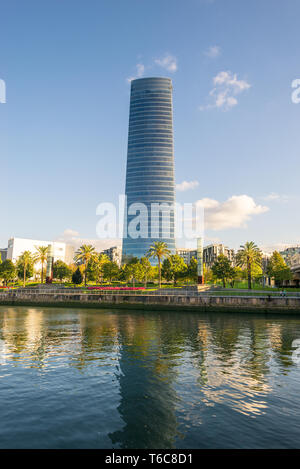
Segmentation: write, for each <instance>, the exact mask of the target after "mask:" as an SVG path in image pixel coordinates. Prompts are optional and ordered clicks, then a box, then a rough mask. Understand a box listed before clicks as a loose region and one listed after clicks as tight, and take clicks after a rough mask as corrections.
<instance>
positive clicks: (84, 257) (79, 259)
mask: <svg viewBox="0 0 300 469" xmlns="http://www.w3.org/2000/svg"><path fill="white" fill-rule="evenodd" d="M95 255H96V253H95V248H94V247H93V246H92V245H91V244H83V245H82V246H80V248H79V249H78V250H77V251H76V253H75V257H74V260H75V262H76V263H83V264H84V285H85V286H86V280H87V265H88V263H89V262H90V261H91V259H93V258H94V257H95Z"/></svg>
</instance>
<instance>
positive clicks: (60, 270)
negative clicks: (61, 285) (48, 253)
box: [53, 260, 81, 283]
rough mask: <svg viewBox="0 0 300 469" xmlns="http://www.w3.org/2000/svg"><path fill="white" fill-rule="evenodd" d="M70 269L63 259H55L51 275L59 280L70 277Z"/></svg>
mask: <svg viewBox="0 0 300 469" xmlns="http://www.w3.org/2000/svg"><path fill="white" fill-rule="evenodd" d="M71 275H72V271H71V269H70V267H69V266H68V265H67V264H66V263H65V262H63V261H61V260H57V261H56V262H54V264H53V277H54V278H56V279H59V280H60V281H61V282H62V281H63V279H70V277H71ZM80 283H81V282H80Z"/></svg>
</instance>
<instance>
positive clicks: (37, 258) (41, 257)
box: [34, 246, 48, 283]
mask: <svg viewBox="0 0 300 469" xmlns="http://www.w3.org/2000/svg"><path fill="white" fill-rule="evenodd" d="M35 249H36V250H37V253H36V254H35V255H34V262H40V263H41V264H42V275H41V281H42V282H41V283H43V282H44V264H45V262H46V261H47V255H48V246H35Z"/></svg>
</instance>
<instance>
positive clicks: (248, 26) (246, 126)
mask: <svg viewBox="0 0 300 469" xmlns="http://www.w3.org/2000/svg"><path fill="white" fill-rule="evenodd" d="M299 15H300V3H299V1H298V0H282V1H281V0H251V1H250V0H249V1H247V0H243V1H241V0H226V1H225V0H214V1H212V0H186V1H182V0H101V1H99V0H97V1H96V0H88V1H85V2H83V1H77V0H64V1H61V0H59V1H58V0H51V1H50V0H46V1H43V2H40V1H38V0H36V1H33V0H27V1H26V2H22V1H21V0H18V1H16V0H10V2H5V3H4V2H3V3H2V5H1V19H2V20H1V28H0V44H1V48H0V79H2V80H4V81H5V83H6V87H7V95H6V103H5V104H0V155H1V184H0V190H1V196H2V197H1V198H2V209H1V229H0V246H3V247H4V246H6V245H7V239H8V238H9V237H10V236H12V235H13V236H19V237H29V238H34V239H58V238H60V239H66V240H73V241H76V240H78V241H79V240H93V239H95V238H96V223H97V221H98V218H99V217H97V216H96V207H97V205H98V204H99V203H101V202H111V201H112V202H116V201H117V200H118V195H119V194H120V193H123V192H124V185H125V169H126V145H127V130H128V112H129V90H130V85H129V83H128V79H129V78H131V77H136V76H156V75H157V76H159V75H163V76H170V77H171V78H172V80H173V86H174V131H175V141H174V143H175V161H176V182H177V184H181V183H183V182H184V181H185V182H186V183H191V182H193V183H194V184H185V185H184V186H179V189H180V188H185V189H186V190H181V191H180V190H179V191H178V193H177V200H178V201H179V202H194V201H197V200H200V201H202V202H200V203H202V204H203V205H205V206H206V207H208V210H207V217H208V221H209V225H208V227H209V229H208V230H207V231H206V236H207V242H210V241H211V240H220V241H223V242H224V243H226V244H227V245H229V246H231V247H235V248H237V247H238V246H239V245H240V244H241V243H244V242H245V241H247V240H254V241H256V242H257V243H258V244H259V245H260V246H263V247H267V246H274V247H279V246H281V245H286V244H295V243H299V244H300V235H299V234H300V221H299V201H300V197H299V196H300V194H299V174H300V171H299V170H300V158H299V153H300V132H299V122H300V104H298V105H296V104H294V103H293V102H292V100H291V94H292V88H291V83H292V81H293V80H294V79H296V78H300V61H299ZM66 230H67V231H66Z"/></svg>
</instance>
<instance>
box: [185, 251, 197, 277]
mask: <svg viewBox="0 0 300 469" xmlns="http://www.w3.org/2000/svg"><path fill="white" fill-rule="evenodd" d="M197 267H198V261H197V259H195V258H194V257H192V259H191V260H190V262H189V264H188V265H187V270H186V273H185V276H186V278H187V279H188V280H191V281H192V282H194V283H197V280H198V272H197Z"/></svg>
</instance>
